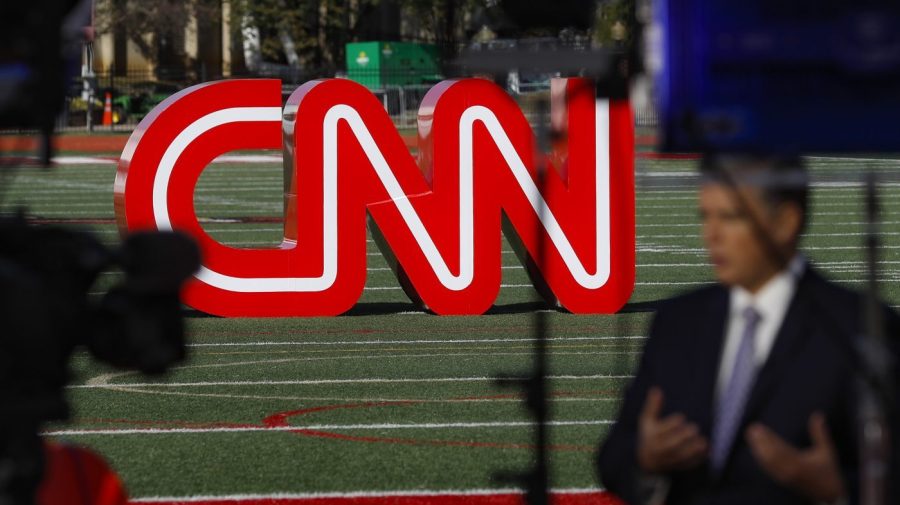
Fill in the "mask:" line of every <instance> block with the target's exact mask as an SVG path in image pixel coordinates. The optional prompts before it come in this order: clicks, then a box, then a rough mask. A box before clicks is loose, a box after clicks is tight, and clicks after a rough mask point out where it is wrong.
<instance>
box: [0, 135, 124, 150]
mask: <svg viewBox="0 0 900 505" xmlns="http://www.w3.org/2000/svg"><path fill="white" fill-rule="evenodd" d="M129 135H130V132H129V133H126V134H110V135H57V136H56V137H54V138H53V147H54V149H56V150H57V151H76V152H83V153H105V152H122V150H123V149H125V144H126V143H127V142H128V136H129ZM38 140H39V139H38V137H37V136H25V135H0V151H8V150H10V149H15V150H23V151H32V150H35V149H37V148H38Z"/></svg>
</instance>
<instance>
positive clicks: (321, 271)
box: [115, 79, 635, 316]
mask: <svg viewBox="0 0 900 505" xmlns="http://www.w3.org/2000/svg"><path fill="white" fill-rule="evenodd" d="M553 87H554V90H556V91H559V93H556V95H558V96H559V97H561V98H563V99H561V100H556V101H555V102H557V101H558V102H560V103H559V104H557V103H555V102H554V103H553V105H554V109H553V110H552V113H551V116H552V118H553V122H554V125H556V126H558V127H560V128H561V129H563V130H566V131H567V132H568V134H567V142H566V143H565V145H557V146H555V148H554V151H553V153H552V155H550V156H545V155H543V154H542V155H540V157H541V158H540V159H537V156H538V155H537V154H536V149H535V138H534V135H533V133H532V131H531V128H530V126H529V124H528V122H527V121H526V119H525V116H524V115H523V114H522V112H521V111H520V110H519V108H518V106H517V105H516V103H515V102H514V101H513V100H512V99H511V98H510V97H509V96H508V95H507V94H506V93H505V92H504V91H503V90H502V89H500V88H499V87H497V86H495V85H494V84H492V83H490V82H488V81H485V80H480V79H463V80H458V81H444V82H442V83H440V84H438V85H436V86H435V87H434V88H432V89H431V91H429V92H428V94H427V95H426V96H425V98H424V100H423V102H422V104H421V106H420V108H419V116H418V130H419V151H418V156H417V157H413V156H412V155H411V154H410V152H409V149H408V148H407V147H406V145H405V144H404V142H403V140H402V138H401V137H400V135H398V133H397V130H396V129H395V128H394V125H393V124H392V122H391V119H390V117H389V116H388V114H387V113H386V112H385V110H384V107H383V106H382V104H381V103H380V102H379V101H378V100H377V99H376V98H375V96H374V95H372V94H371V93H370V92H369V91H368V90H367V89H366V88H365V87H363V86H361V85H359V84H356V83H353V82H352V81H348V80H343V79H329V80H323V81H314V82H309V83H307V84H305V85H303V86H301V87H300V88H299V89H297V90H296V91H295V92H294V93H293V94H292V95H291V97H290V99H289V100H288V102H287V105H286V106H285V108H284V110H282V108H281V83H280V82H279V81H277V80H230V81H220V82H212V83H206V84H200V85H197V86H194V87H191V88H188V89H185V90H183V91H181V92H180V93H178V94H176V95H173V96H172V97H170V98H169V99H167V100H166V101H164V102H163V103H161V104H160V105H159V106H158V107H157V108H156V109H154V110H153V112H151V113H150V115H148V116H147V117H146V118H144V120H143V121H142V122H141V123H140V125H138V127H137V129H136V130H135V131H134V133H133V134H132V135H131V138H130V139H129V141H128V144H127V146H126V147H125V151H124V152H123V153H122V158H121V160H120V161H119V167H118V172H117V174H116V182H115V208H116V218H117V221H118V224H119V229H120V231H121V232H122V233H123V234H127V233H128V232H130V231H133V230H147V229H150V230H171V229H177V230H181V231H184V232H186V233H189V234H191V235H192V236H193V237H195V238H196V240H197V241H198V243H199V245H200V248H201V251H202V253H203V266H202V267H201V269H200V271H199V272H198V273H197V274H196V275H195V278H194V279H192V281H191V282H189V283H188V285H187V287H186V288H185V290H184V292H183V298H182V299H183V301H184V302H185V303H186V304H188V305H190V306H192V307H194V308H196V309H198V310H200V311H203V312H207V313H211V314H217V315H222V316H325V315H337V314H341V313H342V312H345V311H347V310H348V309H350V308H351V307H352V306H353V305H354V304H355V303H356V302H357V300H358V299H359V297H360V295H361V294H362V291H363V288H364V285H365V280H366V214H367V213H368V215H369V216H370V217H371V220H370V226H371V228H372V232H373V235H375V236H376V237H377V238H379V239H380V240H379V243H380V245H382V252H383V253H384V255H385V256H386V258H387V260H388V263H389V264H391V265H392V267H393V268H394V271H395V273H396V274H397V277H398V279H399V280H400V283H401V285H402V286H403V289H404V290H405V291H406V293H407V294H408V295H409V297H410V298H411V299H412V300H414V301H416V302H417V303H419V304H420V305H422V306H424V307H427V308H428V309H430V310H432V311H433V312H435V313H437V314H481V313H483V312H484V311H486V310H487V309H488V308H490V307H491V305H492V303H493V302H494V299H495V298H496V297H497V294H498V292H499V290H500V278H501V261H500V258H501V237H500V230H501V225H503V228H504V230H505V232H506V235H507V237H508V238H509V239H510V241H511V242H512V243H514V244H516V245H517V249H518V250H517V253H518V254H519V257H520V258H521V259H522V261H523V263H524V264H525V266H526V267H527V269H528V272H529V275H530V276H531V278H532V280H533V282H534V283H535V286H536V287H537V288H538V289H539V290H540V291H541V292H542V294H544V295H545V297H548V298H550V299H551V300H552V301H554V302H555V303H558V304H559V305H561V306H562V307H565V308H566V309H568V310H569V311H571V312H575V313H613V312H615V311H617V310H618V309H620V308H621V307H622V306H623V305H624V304H625V302H626V301H627V300H628V298H629V296H630V295H631V292H632V289H633V287H634V270H635V268H634V266H635V256H634V244H635V239H634V236H635V235H634V234H635V231H634V230H635V224H634V174H633V166H634V130H633V123H632V117H631V111H630V108H629V106H628V104H627V102H618V101H608V100H597V99H595V97H594V91H593V85H592V84H591V83H590V82H589V81H586V80H583V79H567V80H563V81H557V82H555V83H554V86H553ZM556 105H562V107H556ZM238 149H283V152H284V164H285V170H284V173H285V180H284V239H283V241H282V243H281V245H280V246H278V247H274V248H268V249H238V248H234V247H229V246H227V245H223V244H221V243H219V242H217V241H215V240H213V239H212V238H211V237H210V236H209V235H208V234H207V233H206V232H205V231H204V230H203V228H202V227H201V226H200V223H199V222H198V220H197V217H196V215H195V213H194V203H193V200H194V199H193V195H194V188H195V186H196V184H197V179H198V178H199V176H200V173H201V172H202V171H203V169H204V168H205V167H206V166H207V165H208V164H209V163H210V162H212V161H213V160H214V159H215V158H216V157H218V156H219V155H222V154H224V153H226V152H229V151H234V150H238ZM536 161H542V162H545V163H547V166H549V167H551V168H550V169H548V171H547V174H546V176H544V177H543V179H544V180H543V184H541V182H540V181H539V178H538V175H537V174H538V171H537V169H536V166H537V165H536Z"/></svg>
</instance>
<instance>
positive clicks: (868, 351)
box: [858, 169, 893, 505]
mask: <svg viewBox="0 0 900 505" xmlns="http://www.w3.org/2000/svg"><path fill="white" fill-rule="evenodd" d="M878 213H879V205H878V194H877V188H876V175H875V171H874V170H872V169H869V170H868V171H867V172H866V237H865V241H866V264H867V270H868V278H867V282H866V292H865V301H864V303H863V314H862V316H863V325H864V327H863V334H862V336H861V337H860V338H859V345H860V352H859V355H860V357H861V358H862V363H861V364H860V365H861V371H860V379H859V385H858V388H859V392H860V396H859V418H858V423H859V426H858V429H859V451H860V455H859V456H860V458H859V465H860V467H859V475H860V497H859V498H860V501H859V503H861V504H862V505H883V504H885V503H887V484H888V480H887V470H888V467H889V465H890V461H889V460H890V454H891V450H890V437H891V433H890V428H889V425H888V423H887V418H886V412H887V409H886V404H885V402H886V401H889V399H890V398H893V395H892V394H891V393H890V391H889V389H890V385H891V384H892V382H891V380H890V378H891V373H892V371H891V363H890V361H888V360H889V358H888V356H889V354H890V353H888V352H886V349H887V345H886V337H885V333H884V317H883V313H882V308H881V304H880V303H879V301H878V245H879V240H878V231H879V230H878Z"/></svg>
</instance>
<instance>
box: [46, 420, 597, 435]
mask: <svg viewBox="0 0 900 505" xmlns="http://www.w3.org/2000/svg"><path fill="white" fill-rule="evenodd" d="M614 422H615V421H614V420H610V419H597V420H587V421H549V422H548V423H547V425H548V426H556V427H565V426H598V425H605V424H612V423H614ZM534 425H535V423H534V422H533V421H492V422H470V423H402V424H393V423H377V424H310V425H297V426H274V427H267V426H237V427H216V428H123V429H117V430H104V429H96V430H91V429H87V430H55V431H45V432H43V433H42V435H45V436H50V437H74V436H86V435H173V434H196V433H243V432H250V433H257V432H267V431H297V430H316V431H345V430H443V429H470V428H514V427H522V426H528V427H531V426H534Z"/></svg>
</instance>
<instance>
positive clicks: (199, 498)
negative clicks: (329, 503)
mask: <svg viewBox="0 0 900 505" xmlns="http://www.w3.org/2000/svg"><path fill="white" fill-rule="evenodd" d="M602 491H603V489H602V488H553V489H551V490H550V492H551V493H553V494H593V493H600V492H602ZM524 492H525V491H524V490H522V489H519V488H505V489H435V490H430V489H413V490H407V489H404V490H397V491H338V492H328V493H271V494H231V495H194V496H146V497H138V498H131V499H130V500H129V503H169V502H179V503H180V502H188V503H190V502H221V501H234V502H241V501H261V500H315V499H328V498H350V499H352V498H389V497H394V496H396V497H419V496H422V497H435V498H440V497H454V496H497V495H507V494H523V493H524Z"/></svg>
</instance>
